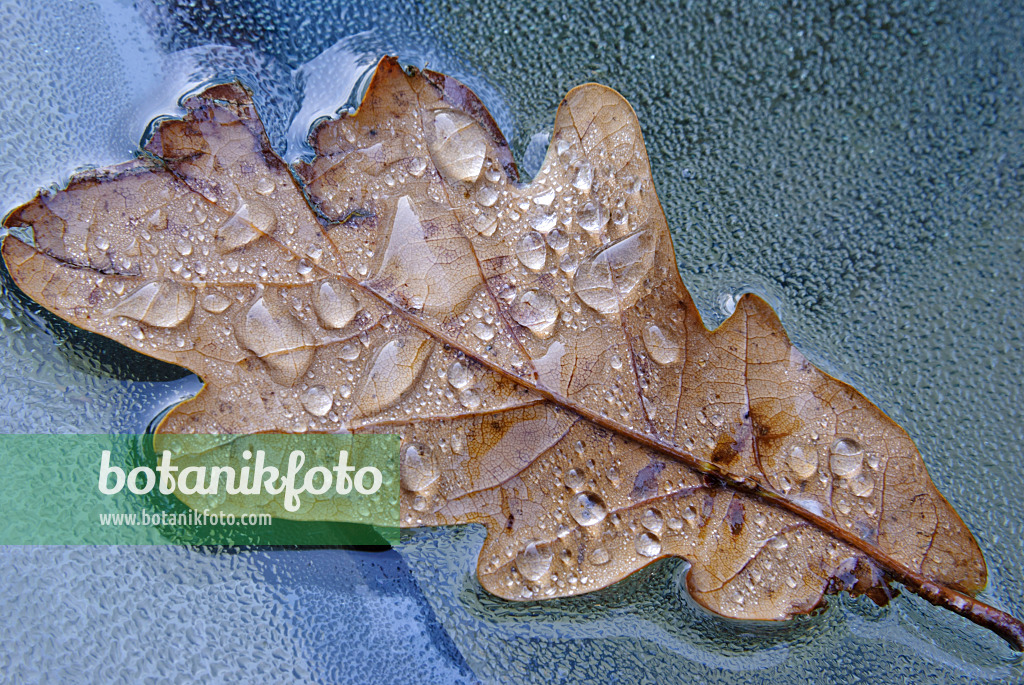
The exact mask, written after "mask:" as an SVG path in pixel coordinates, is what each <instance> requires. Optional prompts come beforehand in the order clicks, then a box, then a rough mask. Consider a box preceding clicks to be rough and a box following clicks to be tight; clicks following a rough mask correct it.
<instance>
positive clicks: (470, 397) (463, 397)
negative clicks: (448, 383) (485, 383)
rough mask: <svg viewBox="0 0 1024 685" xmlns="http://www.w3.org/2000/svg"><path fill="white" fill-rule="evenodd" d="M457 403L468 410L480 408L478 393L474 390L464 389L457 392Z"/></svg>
mask: <svg viewBox="0 0 1024 685" xmlns="http://www.w3.org/2000/svg"><path fill="white" fill-rule="evenodd" d="M459 404H461V405H462V406H463V407H465V408H466V409H468V410H470V411H474V410H475V409H479V408H480V394H479V393H477V391H476V390H473V389H471V388H470V389H466V390H463V391H462V392H460V393H459Z"/></svg>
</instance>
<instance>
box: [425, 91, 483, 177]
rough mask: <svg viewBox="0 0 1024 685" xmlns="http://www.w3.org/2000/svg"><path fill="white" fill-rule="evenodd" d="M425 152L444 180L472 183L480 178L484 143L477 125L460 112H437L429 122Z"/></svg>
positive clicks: (447, 110) (448, 110)
mask: <svg viewBox="0 0 1024 685" xmlns="http://www.w3.org/2000/svg"><path fill="white" fill-rule="evenodd" d="M429 124H430V126H429V127H428V131H427V133H428V135H427V148H428V149H429V150H430V156H431V158H433V160H434V166H436V167H437V170H438V171H440V172H441V174H442V175H444V176H445V177H446V178H449V179H451V180H454V181H463V182H465V183H473V182H475V181H476V180H477V179H478V178H480V172H481V171H483V168H484V159H485V158H486V155H487V139H486V137H485V134H484V131H483V129H482V128H480V125H479V124H478V123H477V122H476V121H474V120H473V119H472V118H470V117H469V116H467V115H465V114H463V113H462V112H456V111H454V110H450V109H440V110H435V111H434V112H433V117H431V118H430V119H429Z"/></svg>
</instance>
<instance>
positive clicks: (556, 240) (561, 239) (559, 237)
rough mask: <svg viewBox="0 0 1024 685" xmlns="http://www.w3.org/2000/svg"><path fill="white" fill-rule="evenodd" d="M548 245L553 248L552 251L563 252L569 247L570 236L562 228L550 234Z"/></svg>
mask: <svg viewBox="0 0 1024 685" xmlns="http://www.w3.org/2000/svg"><path fill="white" fill-rule="evenodd" d="M548 245H550V246H551V249H552V250H556V251H558V252H561V251H562V250H564V249H565V248H567V247H569V234H568V233H566V232H565V231H563V230H562V229H560V228H556V229H555V230H553V231H551V232H550V233H548Z"/></svg>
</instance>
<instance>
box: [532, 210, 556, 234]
mask: <svg viewBox="0 0 1024 685" xmlns="http://www.w3.org/2000/svg"><path fill="white" fill-rule="evenodd" d="M530 225H531V226H533V228H534V229H536V230H538V231H540V232H541V233H547V232H548V231H550V230H551V229H553V228H554V227H555V226H557V225H558V215H557V214H555V213H554V212H551V211H543V212H541V213H540V214H537V215H535V216H532V217H530Z"/></svg>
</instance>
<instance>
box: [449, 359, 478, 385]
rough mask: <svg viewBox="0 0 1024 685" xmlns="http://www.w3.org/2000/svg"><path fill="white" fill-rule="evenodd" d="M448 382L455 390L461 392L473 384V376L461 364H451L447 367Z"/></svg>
mask: <svg viewBox="0 0 1024 685" xmlns="http://www.w3.org/2000/svg"><path fill="white" fill-rule="evenodd" d="M448 382H449V383H450V384H451V386H452V387H453V388H455V389H456V390H462V389H463V388H465V387H466V386H467V385H469V384H470V383H472V382H473V374H472V373H470V371H469V368H468V367H466V365H465V364H463V363H462V362H452V365H451V366H449V367H448Z"/></svg>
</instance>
